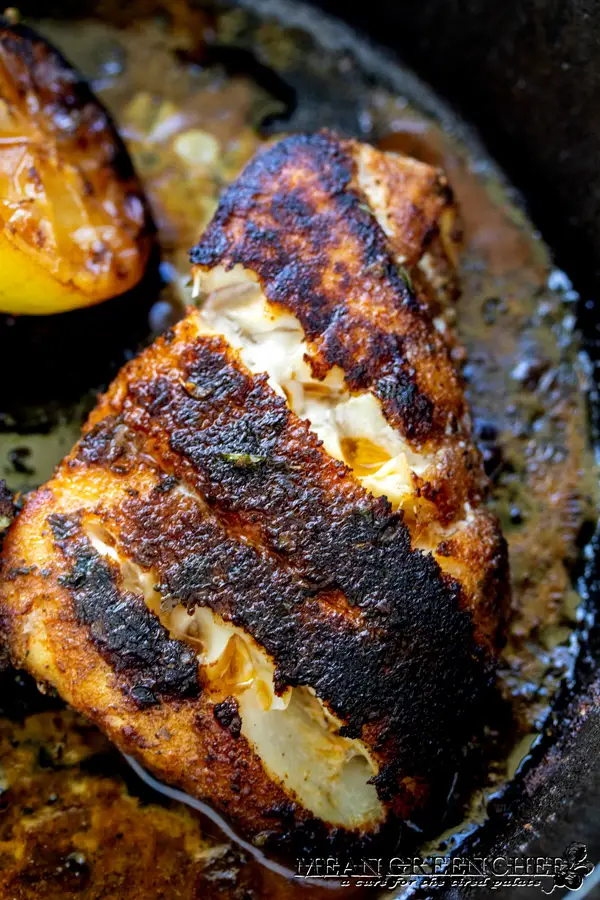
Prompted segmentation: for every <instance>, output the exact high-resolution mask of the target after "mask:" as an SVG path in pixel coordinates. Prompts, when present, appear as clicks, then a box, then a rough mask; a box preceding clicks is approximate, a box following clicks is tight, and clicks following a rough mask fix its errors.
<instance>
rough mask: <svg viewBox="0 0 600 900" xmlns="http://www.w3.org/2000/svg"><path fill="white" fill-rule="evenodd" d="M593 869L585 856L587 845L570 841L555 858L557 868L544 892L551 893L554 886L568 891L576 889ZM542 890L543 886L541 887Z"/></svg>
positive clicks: (554, 888)
mask: <svg viewBox="0 0 600 900" xmlns="http://www.w3.org/2000/svg"><path fill="white" fill-rule="evenodd" d="M593 871H594V866H593V864H592V863H591V862H590V861H589V859H588V858H587V847H586V846H585V844H580V843H578V842H577V841H572V842H571V843H570V844H569V846H568V847H565V849H564V850H563V855H562V857H559V858H558V859H557V868H556V872H555V874H554V884H553V885H552V887H551V888H550V890H549V891H544V893H545V894H552V893H553V891H555V890H556V888H566V889H567V890H568V891H578V890H579V888H580V887H581V885H582V884H583V882H584V881H585V879H586V878H587V877H588V875H591V874H592V872H593ZM542 890H543V888H542Z"/></svg>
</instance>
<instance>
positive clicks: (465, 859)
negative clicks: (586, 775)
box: [295, 841, 594, 896]
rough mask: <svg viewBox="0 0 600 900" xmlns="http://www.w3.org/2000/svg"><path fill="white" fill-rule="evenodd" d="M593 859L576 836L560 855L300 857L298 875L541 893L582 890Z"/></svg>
mask: <svg viewBox="0 0 600 900" xmlns="http://www.w3.org/2000/svg"><path fill="white" fill-rule="evenodd" d="M593 871H594V865H593V864H592V863H591V862H590V860H589V859H588V855H587V847H586V846H585V844H581V843H579V842H577V841H572V842H571V843H570V844H569V845H568V846H567V847H565V849H564V850H563V853H562V856H493V857H479V856H430V857H425V858H423V857H419V856H412V857H398V856H396V857H392V858H378V857H370V858H368V859H367V858H358V859H357V858H355V859H342V858H339V857H336V856H328V857H313V858H309V859H306V858H304V859H299V860H297V868H296V875H295V877H296V878H301V879H302V880H304V881H305V882H307V883H311V884H315V883H317V884H321V885H323V886H324V885H325V884H329V886H333V887H342V888H343V887H353V888H355V887H362V888H376V889H379V890H382V889H384V890H387V891H393V890H397V889H398V888H400V887H403V886H407V885H411V884H412V885H415V886H419V887H420V888H427V889H429V890H431V891H432V892H434V891H435V890H437V889H440V888H448V887H463V888H464V887H468V888H469V891H470V892H475V891H476V890H477V889H478V888H479V889H481V890H483V891H485V894H486V896H487V895H489V893H490V892H493V891H495V890H498V889H500V888H509V889H512V890H515V889H517V888H521V889H522V888H529V889H531V890H535V891H537V892H538V894H539V893H540V892H541V893H543V894H553V893H554V891H556V890H557V889H558V890H562V891H564V890H567V891H578V890H579V888H580V887H581V886H582V885H583V883H584V881H585V879H586V878H587V877H588V875H591V874H592V872H593Z"/></svg>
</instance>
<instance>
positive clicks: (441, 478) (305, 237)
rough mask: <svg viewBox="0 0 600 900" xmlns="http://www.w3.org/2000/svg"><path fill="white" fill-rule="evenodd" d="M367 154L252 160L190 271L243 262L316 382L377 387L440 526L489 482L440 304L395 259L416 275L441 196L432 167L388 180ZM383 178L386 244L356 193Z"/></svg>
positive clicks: (325, 144)
mask: <svg viewBox="0 0 600 900" xmlns="http://www.w3.org/2000/svg"><path fill="white" fill-rule="evenodd" d="M361 146H362V145H360V144H358V143H357V142H355V141H342V140H340V139H338V138H336V137H334V136H332V135H329V134H317V135H308V136H307V135H299V136H296V137H292V138H288V139H286V140H284V141H280V142H279V143H278V144H276V145H275V146H273V147H271V148H269V149H268V150H266V151H265V152H263V153H261V154H258V155H257V156H255V158H254V160H253V161H251V162H250V164H249V165H248V166H247V167H246V169H245V170H244V172H243V173H242V175H241V176H240V178H238V180H237V181H236V182H235V183H234V184H233V185H232V186H231V187H230V188H229V189H228V191H227V192H226V193H225V195H224V197H223V199H222V200H221V203H220V205H219V208H218V210H217V212H216V213H215V216H214V218H213V220H212V222H211V224H210V225H209V226H208V228H207V230H206V232H205V233H204V235H203V237H202V240H201V241H200V243H199V244H198V245H197V246H196V247H195V248H194V249H193V250H192V252H191V259H192V263H193V264H194V266H195V267H196V268H197V269H203V270H210V269H211V268H213V267H215V266H217V265H221V266H224V267H225V268H232V267H233V266H234V265H236V264H237V265H241V266H243V267H244V268H246V269H249V270H251V271H252V272H254V273H256V275H258V278H259V281H260V283H261V285H262V288H263V291H264V293H265V296H266V297H267V298H268V300H269V301H270V302H271V303H273V304H275V305H277V306H280V307H284V308H285V309H287V310H289V311H291V312H292V313H293V314H294V315H295V316H296V317H297V318H298V319H299V321H300V322H301V324H302V327H303V329H304V332H305V335H306V338H307V342H308V346H309V354H310V355H309V359H310V364H311V367H312V370H313V374H314V375H315V376H316V377H318V378H324V377H325V375H326V374H327V372H328V371H330V370H331V369H332V368H333V367H334V366H339V367H340V368H341V369H342V371H343V373H344V375H345V379H346V383H347V385H348V387H349V388H350V390H351V391H355V392H361V391H366V390H370V391H372V392H373V393H374V394H375V395H376V396H377V397H378V398H379V400H380V401H381V404H382V407H383V411H384V413H385V415H386V417H387V419H388V421H389V422H390V424H391V425H393V426H394V427H395V428H397V429H398V430H399V431H400V432H401V433H402V435H403V436H404V437H405V438H406V439H407V440H408V441H409V442H410V443H411V444H412V446H413V447H414V448H415V449H417V450H419V451H422V452H436V453H437V454H438V460H437V466H436V472H435V474H434V475H433V476H432V478H431V480H430V482H429V483H428V484H427V485H424V486H423V488H422V490H423V491H426V496H427V497H428V499H431V500H432V501H433V502H434V503H435V505H436V507H437V514H438V515H439V517H440V520H441V521H442V522H444V523H446V522H449V521H450V520H451V519H452V518H454V516H455V515H456V514H457V512H458V511H459V510H460V509H461V507H462V505H463V504H464V503H465V502H469V503H472V504H473V505H478V504H479V503H480V502H481V499H482V497H483V496H484V494H485V490H486V482H485V478H484V476H483V470H482V467H481V463H480V459H479V455H478V453H477V451H476V449H475V447H474V446H473V443H472V441H471V435H470V423H469V418H468V412H467V409H466V404H465V398H464V392H463V387H462V383H461V379H460V377H459V376H458V374H457V372H456V370H455V367H454V365H453V363H452V360H451V359H450V356H449V352H448V349H447V346H446V343H445V341H444V339H443V337H442V336H441V335H440V334H439V333H438V331H437V330H436V328H435V326H434V324H433V321H432V317H433V315H434V314H435V312H437V311H438V309H439V304H438V302H437V298H436V297H435V296H433V295H432V294H431V291H429V290H427V285H426V283H425V281H424V279H423V278H422V277H421V276H420V280H419V287H420V290H419V292H418V295H415V293H413V291H412V290H411V289H410V288H409V286H408V285H407V279H406V276H405V274H404V273H403V272H402V271H401V270H400V269H398V267H397V266H396V264H395V259H396V257H398V256H399V257H400V258H402V259H407V261H409V262H410V264H411V268H410V272H411V274H412V273H413V270H414V267H415V265H416V262H418V261H419V260H420V259H422V257H423V255H424V253H425V251H426V249H427V247H428V245H429V244H431V243H432V242H433V238H434V236H436V234H437V230H438V226H437V224H434V223H437V220H438V218H439V213H440V211H441V209H442V208H443V205H444V203H447V201H448V193H449V192H448V187H447V185H446V184H445V182H444V181H443V180H442V179H441V178H440V176H439V175H437V174H436V172H435V170H432V169H430V168H429V167H424V166H421V167H419V169H418V170H416V171H415V173H412V171H410V172H404V168H403V163H402V161H401V160H400V158H398V163H397V165H396V167H391V164H390V163H389V160H388V161H387V162H386V163H385V167H384V170H383V171H382V167H383V166H384V164H383V163H381V162H378V160H380V159H381V157H382V154H377V153H375V151H370V153H369V152H368V151H367V156H366V157H365V156H364V152H363V151H361ZM413 165H414V164H413V162H412V161H410V166H411V170H412V166H413ZM390 168H392V170H393V171H396V173H397V174H396V181H391V184H390V185H389V188H388V191H387V193H385V192H383V201H384V205H383V206H382V207H381V215H382V216H383V217H384V218H385V221H388V222H390V223H391V225H390V229H391V231H392V233H393V235H394V237H393V238H391V239H388V238H386V235H385V233H384V231H383V230H382V229H381V228H380V227H378V224H377V221H376V218H375V216H376V215H377V210H376V208H375V207H374V206H373V205H372V204H369V202H368V196H367V194H366V193H365V192H364V190H362V189H361V183H362V184H363V186H364V185H365V184H366V183H367V180H368V182H369V183H372V184H375V185H376V183H377V181H379V180H381V181H383V179H384V178H385V177H386V175H385V172H386V171H387V170H388V169H390ZM422 170H424V171H425V172H426V173H429V176H428V177H425V178H424V177H423V176H420V175H419V174H417V173H420V172H421V171H422ZM361 171H362V176H361ZM402 176H403V177H402ZM406 184H408V185H409V186H410V189H411V190H410V193H411V194H413V195H414V201H413V200H412V199H411V200H410V201H409V202H408V203H407V202H404V203H403V204H400V205H399V206H398V205H397V206H396V207H395V209H396V212H394V213H392V212H391V211H389V210H388V207H387V206H386V205H385V203H387V202H392V203H395V200H396V196H397V194H398V193H401V192H402V190H403V188H404V186H405V185H406ZM431 195H433V201H430V202H428V203H425V204H423V203H421V205H420V206H417V205H416V202H417V201H418V199H419V198H429V197H430V196H431ZM411 209H412V219H411V218H410V212H409V211H410V210H411ZM407 221H412V222H413V223H415V224H413V226H412V229H411V228H408V227H407V225H406V223H407ZM400 232H402V233H404V232H406V233H407V235H408V236H407V239H406V241H403V240H400V239H399V238H398V237H397V235H398V234H399V233H400ZM416 274H417V275H418V272H417V273H416Z"/></svg>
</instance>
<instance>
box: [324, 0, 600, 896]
mask: <svg viewBox="0 0 600 900" xmlns="http://www.w3.org/2000/svg"><path fill="white" fill-rule="evenodd" d="M320 5H321V6H322V7H324V8H326V9H327V10H328V11H329V12H332V13H334V14H336V15H339V16H343V17H345V18H346V19H348V20H351V21H352V23H353V24H355V25H357V26H359V27H360V28H361V29H364V30H365V31H366V32H368V33H369V34H370V35H371V36H372V37H373V38H376V39H377V40H380V41H382V42H383V43H386V44H388V45H391V46H392V48H393V49H394V50H395V51H397V52H398V53H399V55H401V56H402V58H403V59H404V60H406V61H407V62H408V63H409V64H410V65H411V66H412V67H413V68H414V69H415V70H416V71H417V73H418V74H420V75H421V76H423V77H424V78H425V79H426V80H427V81H428V82H429V83H430V84H431V85H432V86H433V87H434V88H437V89H438V90H439V92H440V94H441V95H442V96H444V97H445V99H448V100H450V101H451V102H452V103H453V104H454V105H455V106H456V108H457V109H459V110H460V111H461V112H462V113H463V114H464V116H465V118H466V119H467V120H468V121H469V122H472V123H473V124H474V125H476V126H477V128H478V130H479V131H480V133H481V135H482V137H483V139H484V141H485V143H486V146H487V148H488V149H489V150H490V151H491V152H492V153H493V155H494V156H495V158H496V159H497V160H498V161H499V163H500V164H501V165H502V166H503V168H504V169H505V171H506V172H507V173H508V175H509V176H510V177H511V180H512V181H513V182H514V183H515V185H516V186H517V187H518V188H519V189H521V190H522V191H523V193H524V195H525V196H526V198H527V202H528V205H529V208H530V210H531V212H532V215H533V218H534V221H535V223H536V224H537V225H538V226H539V227H540V229H541V230H542V232H543V234H544V236H545V237H546V239H547V240H549V242H550V244H551V246H552V248H553V250H554V251H555V254H556V257H557V260H558V262H559V264H560V265H562V266H564V267H565V268H566V269H567V271H569V273H570V274H571V276H572V277H573V278H574V279H575V283H576V286H577V287H578V288H579V290H580V293H581V295H582V296H583V297H585V298H588V299H587V302H584V303H582V304H581V307H580V309H579V326H580V328H581V329H582V331H583V333H584V336H585V339H586V345H587V349H588V352H589V354H590V356H591V357H592V359H593V360H594V361H595V362H596V371H597V365H598V360H599V359H600V340H599V334H598V329H599V327H600V317H599V316H598V310H597V306H596V304H595V303H594V302H593V301H591V300H590V298H594V297H595V296H596V295H597V292H598V289H599V288H600V227H599V223H600V52H599V51H600V5H598V4H597V3H594V2H593V0H562V2H556V0H506V2H504V3H497V2H494V0H465V2H461V3H459V2H456V0H453V2H448V0H426V2H423V0H406V2H404V3H402V4H395V3H387V2H386V0H382V2H378V0H374V2H372V3H369V4H368V6H364V5H361V6H359V5H357V6H356V7H354V8H351V7H350V6H349V4H346V3H343V2H340V0H325V2H323V3H321V4H320ZM596 383H597V384H598V380H597V379H596ZM595 424H596V425H597V424H598V423H597V422H596V423H595ZM588 589H589V591H590V595H591V599H592V601H594V602H598V600H599V599H600V585H599V581H598V567H597V560H595V561H592V562H590V570H589V572H588ZM599 670H600V636H599V634H598V630H597V629H596V630H595V632H592V634H591V635H590V640H589V643H588V645H587V647H586V648H585V652H584V653H582V657H581V659H580V665H579V668H578V680H577V684H576V687H575V688H574V690H573V692H572V693H571V695H570V696H565V697H564V698H563V701H562V705H561V706H560V707H559V708H558V709H557V711H556V715H555V719H554V723H553V727H552V733H551V734H550V735H549V736H548V739H547V743H546V746H547V748H548V749H547V751H546V753H545V754H544V756H543V758H542V759H541V760H540V761H538V762H537V764H532V765H531V766H530V767H529V768H528V770H527V771H526V772H525V773H524V774H523V776H522V777H521V778H518V779H517V781H516V782H515V784H514V785H513V788H512V790H511V791H510V795H509V796H508V797H507V798H505V799H504V800H503V801H502V802H501V803H499V804H498V807H497V809H496V814H495V815H493V816H492V818H491V820H490V822H489V824H488V825H487V826H486V828H485V829H484V830H483V831H482V832H481V833H480V834H478V835H477V837H476V839H474V840H473V841H472V842H471V846H472V849H473V852H476V853H477V854H478V855H479V854H483V855H488V854H490V855H492V856H493V855H495V854H498V853H503V852H507V851H508V852H511V853H518V854H523V853H527V854H528V855H533V856H537V855H547V854H548V855H551V856H555V855H557V854H560V853H561V851H562V850H563V848H564V847H565V846H566V845H567V844H568V843H569V842H571V841H574V840H579V841H582V842H584V843H585V844H586V845H587V847H588V853H589V856H590V858H591V859H593V860H594V861H598V860H600V675H599ZM521 894H522V895H523V896H524V897H525V896H531V894H532V892H531V891H529V890H526V889H524V890H523V891H522V892H521V891H518V890H511V891H507V892H506V895H507V896H510V897H516V896H519V895H521ZM502 895H503V894H502V892H500V891H499V892H497V896H502Z"/></svg>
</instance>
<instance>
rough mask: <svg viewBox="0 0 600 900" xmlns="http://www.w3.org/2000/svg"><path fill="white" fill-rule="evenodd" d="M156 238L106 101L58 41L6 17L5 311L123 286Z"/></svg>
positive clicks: (0, 153) (1, 191) (2, 149)
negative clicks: (59, 47) (62, 51)
mask: <svg viewBox="0 0 600 900" xmlns="http://www.w3.org/2000/svg"><path fill="white" fill-rule="evenodd" d="M151 243H152V226H151V220H150V215H149V212H148V207H147V204H146V201H145V199H144V195H143V191H142V188H141V185H140V183H139V181H138V179H137V178H136V176H135V173H134V171H133V168H132V165H131V161H130V159H129V156H128V154H127V151H126V150H125V147H124V145H123V143H122V141H121V139H120V138H119V136H118V134H117V132H116V130H115V127H114V125H113V124H112V122H111V120H110V117H109V116H108V114H107V112H106V110H105V109H104V108H103V107H102V106H101V104H100V103H99V102H98V100H97V99H96V98H95V97H94V95H93V94H92V92H91V91H90V89H89V88H88V86H87V85H86V84H85V83H84V82H83V81H82V79H81V77H80V75H79V74H78V73H77V72H76V71H75V70H74V69H73V68H72V66H70V65H69V63H67V61H66V60H65V59H64V58H63V57H62V56H61V55H60V54H59V53H58V51H57V50H55V49H54V48H53V47H52V46H50V45H49V44H48V43H47V42H46V41H45V40H44V39H43V38H41V37H39V36H38V35H37V34H35V32H33V31H31V29H29V28H27V27H25V26H23V25H12V24H10V23H8V22H7V21H6V20H4V19H0V311H1V312H6V313H13V314H29V315H32V314H47V313H58V312H63V311H65V310H69V309H74V308H76V307H82V306H89V305H92V304H94V303H99V302H101V301H102V300H107V299H109V298H110V297H115V296H118V295H120V294H123V293H124V292H125V291H127V290H129V289H130V288H132V287H134V286H135V285H136V284H137V283H138V281H139V280H140V279H141V277H142V275H143V273H144V270H145V268H146V264H147V262H148V257H149V254H150V248H151Z"/></svg>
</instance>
